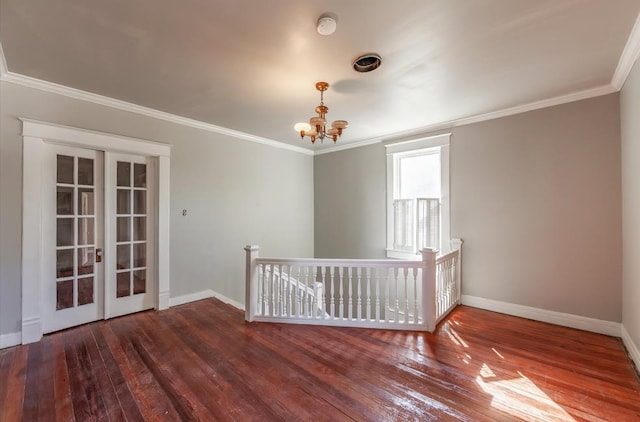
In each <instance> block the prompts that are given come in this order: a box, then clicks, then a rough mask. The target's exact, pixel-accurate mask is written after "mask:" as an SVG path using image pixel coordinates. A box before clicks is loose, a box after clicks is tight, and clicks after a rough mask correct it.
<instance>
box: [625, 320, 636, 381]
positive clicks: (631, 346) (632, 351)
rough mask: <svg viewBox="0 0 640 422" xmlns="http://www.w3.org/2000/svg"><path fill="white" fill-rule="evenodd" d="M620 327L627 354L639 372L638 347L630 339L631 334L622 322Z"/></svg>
mask: <svg viewBox="0 0 640 422" xmlns="http://www.w3.org/2000/svg"><path fill="white" fill-rule="evenodd" d="M621 327H622V329H621V331H622V342H623V343H624V345H625V347H626V348H627V351H628V352H629V356H630V357H631V359H632V360H633V362H634V363H635V364H636V370H637V371H638V373H640V349H639V348H638V346H637V345H636V344H635V343H634V342H633V340H632V339H631V336H630V335H629V332H628V331H627V329H626V328H625V326H624V324H621Z"/></svg>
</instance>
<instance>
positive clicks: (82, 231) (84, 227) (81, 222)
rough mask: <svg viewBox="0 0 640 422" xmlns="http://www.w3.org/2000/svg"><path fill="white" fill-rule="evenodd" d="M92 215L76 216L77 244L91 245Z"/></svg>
mask: <svg viewBox="0 0 640 422" xmlns="http://www.w3.org/2000/svg"><path fill="white" fill-rule="evenodd" d="M93 235H94V231H93V217H88V218H78V245H93Z"/></svg>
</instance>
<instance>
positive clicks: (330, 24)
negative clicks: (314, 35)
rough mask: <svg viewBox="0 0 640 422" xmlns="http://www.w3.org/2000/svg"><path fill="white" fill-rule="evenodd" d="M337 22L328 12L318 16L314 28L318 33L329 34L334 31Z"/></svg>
mask: <svg viewBox="0 0 640 422" xmlns="http://www.w3.org/2000/svg"><path fill="white" fill-rule="evenodd" d="M337 26H338V23H337V21H336V19H335V18H334V17H332V16H330V15H329V14H327V13H325V14H323V15H321V16H320V17H319V18H318V24H317V26H316V29H317V30H318V34H320V35H331V34H333V33H334V32H336V27H337Z"/></svg>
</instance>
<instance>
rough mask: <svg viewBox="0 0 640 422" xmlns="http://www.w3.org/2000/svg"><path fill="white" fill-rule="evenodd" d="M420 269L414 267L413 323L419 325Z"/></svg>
mask: <svg viewBox="0 0 640 422" xmlns="http://www.w3.org/2000/svg"><path fill="white" fill-rule="evenodd" d="M418 315H419V314H418V268H417V267H413V322H414V324H417V323H418Z"/></svg>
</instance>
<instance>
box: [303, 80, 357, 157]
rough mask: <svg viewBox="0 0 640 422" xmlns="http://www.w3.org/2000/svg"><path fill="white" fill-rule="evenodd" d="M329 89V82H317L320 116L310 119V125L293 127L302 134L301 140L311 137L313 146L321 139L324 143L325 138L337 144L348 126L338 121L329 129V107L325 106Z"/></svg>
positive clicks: (317, 111)
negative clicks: (327, 116)
mask: <svg viewBox="0 0 640 422" xmlns="http://www.w3.org/2000/svg"><path fill="white" fill-rule="evenodd" d="M328 88H329V84H328V83H327V82H316V89H317V90H318V91H320V105H319V106H318V107H316V113H318V115H317V116H314V117H312V118H311V119H309V123H304V122H303V123H296V124H295V126H294V127H293V128H294V129H295V130H296V132H298V133H300V137H301V138H303V139H304V137H305V136H308V137H310V138H311V143H312V144H315V142H316V139H320V142H322V141H323V140H324V138H325V137H326V138H332V139H333V142H334V143H335V142H336V141H337V140H338V138H339V137H340V135H342V131H343V130H344V129H345V128H346V127H347V125H348V123H347V121H346V120H336V121H334V122H333V123H331V127H330V128H328V129H327V127H326V125H327V120H326V119H325V116H326V115H327V113H328V112H329V107H327V106H326V105H324V92H325V91H326V90H327V89H328Z"/></svg>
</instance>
